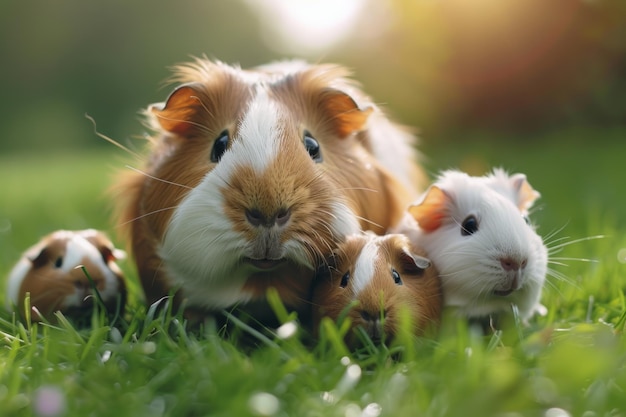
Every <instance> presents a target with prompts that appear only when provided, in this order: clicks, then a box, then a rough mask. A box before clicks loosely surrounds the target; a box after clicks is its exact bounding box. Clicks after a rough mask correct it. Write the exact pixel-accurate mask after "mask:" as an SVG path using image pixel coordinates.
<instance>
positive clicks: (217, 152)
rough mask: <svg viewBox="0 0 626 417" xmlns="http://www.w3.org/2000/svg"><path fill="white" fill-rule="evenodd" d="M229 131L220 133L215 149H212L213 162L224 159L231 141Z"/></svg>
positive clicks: (214, 145) (214, 144)
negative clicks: (223, 156)
mask: <svg viewBox="0 0 626 417" xmlns="http://www.w3.org/2000/svg"><path fill="white" fill-rule="evenodd" d="M229 139H230V138H229V136H228V131H227V130H225V131H223V132H222V133H220V134H219V136H218V137H217V139H215V142H214V143H213V149H211V162H215V163H217V162H219V161H220V159H222V155H224V152H226V148H227V147H228V141H229Z"/></svg>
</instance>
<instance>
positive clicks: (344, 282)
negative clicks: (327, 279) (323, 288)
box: [339, 271, 350, 288]
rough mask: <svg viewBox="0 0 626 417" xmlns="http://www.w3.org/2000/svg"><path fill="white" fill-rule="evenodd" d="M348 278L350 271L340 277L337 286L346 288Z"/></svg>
mask: <svg viewBox="0 0 626 417" xmlns="http://www.w3.org/2000/svg"><path fill="white" fill-rule="evenodd" d="M349 279H350V271H348V272H346V273H345V274H343V276H342V277H341V282H340V283H339V286H340V287H341V288H346V287H347V286H348V280H349Z"/></svg>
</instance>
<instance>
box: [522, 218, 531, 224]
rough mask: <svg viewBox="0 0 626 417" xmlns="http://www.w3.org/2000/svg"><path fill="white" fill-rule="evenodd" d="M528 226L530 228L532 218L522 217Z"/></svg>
mask: <svg viewBox="0 0 626 417" xmlns="http://www.w3.org/2000/svg"><path fill="white" fill-rule="evenodd" d="M522 218H523V219H524V221H525V222H526V224H527V225H529V226H530V218H529V217H528V216H522Z"/></svg>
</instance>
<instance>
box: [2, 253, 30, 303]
mask: <svg viewBox="0 0 626 417" xmlns="http://www.w3.org/2000/svg"><path fill="white" fill-rule="evenodd" d="M31 267H32V263H31V262H30V261H29V260H28V259H26V257H22V258H21V259H20V260H19V261H18V262H17V264H16V265H15V266H14V267H13V269H12V270H11V273H9V278H8V281H7V296H6V307H7V309H8V310H12V309H13V307H14V306H17V305H18V304H19V297H20V288H21V287H22V282H24V278H25V277H26V274H27V273H28V271H29V270H30V268H31Z"/></svg>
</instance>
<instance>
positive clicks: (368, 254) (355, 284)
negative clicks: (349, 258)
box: [350, 239, 380, 297]
mask: <svg viewBox="0 0 626 417" xmlns="http://www.w3.org/2000/svg"><path fill="white" fill-rule="evenodd" d="M378 246H379V245H378V242H377V240H376V239H369V241H368V242H367V243H366V244H365V246H364V247H363V249H362V250H361V253H360V254H359V257H358V258H357V261H356V263H355V265H354V272H353V274H352V276H351V277H350V280H351V281H352V291H353V293H354V296H355V297H356V296H358V295H359V294H360V293H361V291H363V290H365V288H367V286H368V285H369V283H370V282H371V281H372V278H373V277H374V272H375V268H376V262H377V261H378V258H379V257H380V255H379V253H378Z"/></svg>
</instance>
